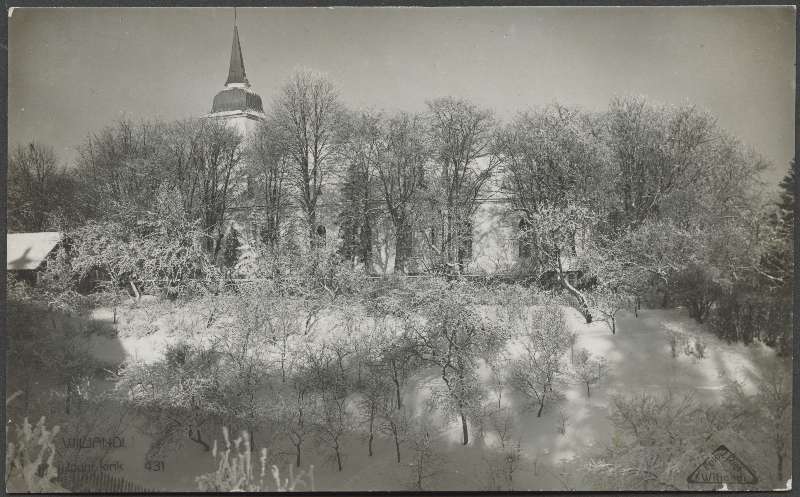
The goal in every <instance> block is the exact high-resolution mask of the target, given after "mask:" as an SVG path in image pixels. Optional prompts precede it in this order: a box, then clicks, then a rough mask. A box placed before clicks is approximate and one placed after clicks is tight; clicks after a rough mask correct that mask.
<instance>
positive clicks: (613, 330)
mask: <svg viewBox="0 0 800 497" xmlns="http://www.w3.org/2000/svg"><path fill="white" fill-rule="evenodd" d="M611 334H612V335H616V334H617V318H615V317H614V316H611Z"/></svg>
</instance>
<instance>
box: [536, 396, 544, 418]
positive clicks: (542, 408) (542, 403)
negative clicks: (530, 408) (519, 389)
mask: <svg viewBox="0 0 800 497" xmlns="http://www.w3.org/2000/svg"><path fill="white" fill-rule="evenodd" d="M543 410H544V396H542V399H541V400H540V401H539V412H537V413H536V417H537V418H541V417H542V411H543Z"/></svg>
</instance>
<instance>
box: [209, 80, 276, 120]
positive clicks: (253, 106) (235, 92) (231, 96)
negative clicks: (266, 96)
mask: <svg viewBox="0 0 800 497" xmlns="http://www.w3.org/2000/svg"><path fill="white" fill-rule="evenodd" d="M231 111H242V112H244V111H252V112H258V113H260V114H263V113H264V108H263V107H262V105H261V97H259V96H258V94H257V93H256V92H254V91H252V90H251V89H249V88H242V87H235V86H233V87H228V88H225V89H224V90H222V91H221V92H219V93H217V95H216V96H215V97H214V103H213V105H212V106H211V112H212V113H216V112H231Z"/></svg>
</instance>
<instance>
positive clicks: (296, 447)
mask: <svg viewBox="0 0 800 497" xmlns="http://www.w3.org/2000/svg"><path fill="white" fill-rule="evenodd" d="M301 446H302V444H295V446H294V448H295V450H296V451H297V457H296V458H295V461H294V465H295V467H296V468H299V467H300V447H301Z"/></svg>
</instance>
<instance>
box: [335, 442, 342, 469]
mask: <svg viewBox="0 0 800 497" xmlns="http://www.w3.org/2000/svg"><path fill="white" fill-rule="evenodd" d="M334 450H336V465H337V466H338V467H339V471H341V470H342V455H341V454H340V453H339V446H338V445H337V446H336V447H335V449H334Z"/></svg>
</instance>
